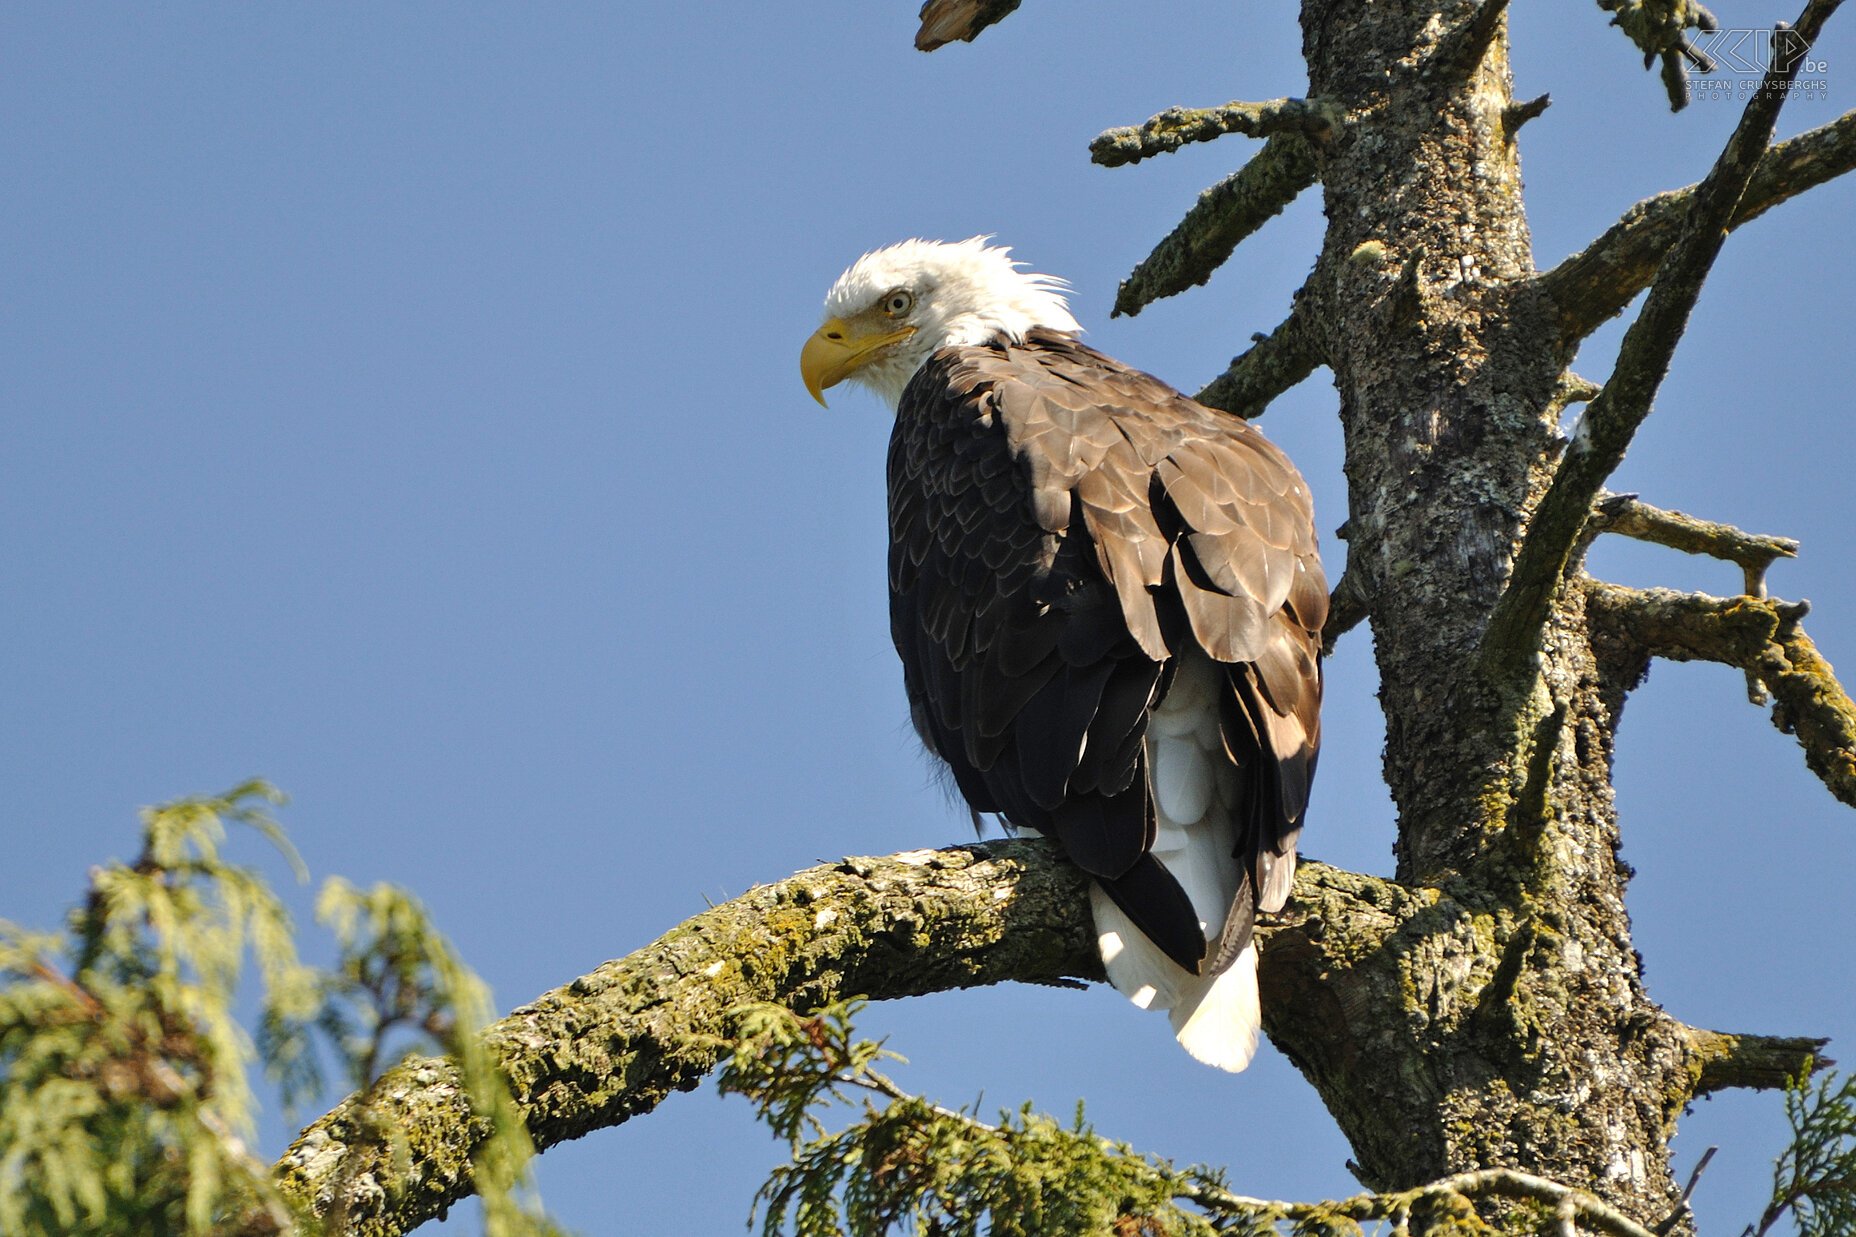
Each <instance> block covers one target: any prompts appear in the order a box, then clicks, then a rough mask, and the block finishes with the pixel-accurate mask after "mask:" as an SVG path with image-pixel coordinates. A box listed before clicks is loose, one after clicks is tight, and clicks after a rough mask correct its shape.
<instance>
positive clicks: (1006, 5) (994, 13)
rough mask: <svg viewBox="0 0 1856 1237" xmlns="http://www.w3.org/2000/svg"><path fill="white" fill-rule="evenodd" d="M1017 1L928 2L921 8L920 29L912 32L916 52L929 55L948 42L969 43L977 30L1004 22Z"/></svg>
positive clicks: (976, 36)
mask: <svg viewBox="0 0 1856 1237" xmlns="http://www.w3.org/2000/svg"><path fill="white" fill-rule="evenodd" d="M1019 2H1020V0H927V3H925V4H923V5H922V11H921V19H922V24H921V29H919V30H917V31H916V32H915V50H916V51H918V52H931V51H933V50H935V49H936V48H937V47H945V46H947V45H948V44H949V43H954V42H960V43H971V42H972V41H973V40H974V39H977V38H978V37H979V34H980V31H982V30H984V29H985V28H986V27H988V26H990V25H992V24H993V23H994V22H998V21H1003V20H1005V18H1006V17H1008V16H1010V15H1011V13H1012V10H1014V9H1016V8H1017V7H1018V5H1019Z"/></svg>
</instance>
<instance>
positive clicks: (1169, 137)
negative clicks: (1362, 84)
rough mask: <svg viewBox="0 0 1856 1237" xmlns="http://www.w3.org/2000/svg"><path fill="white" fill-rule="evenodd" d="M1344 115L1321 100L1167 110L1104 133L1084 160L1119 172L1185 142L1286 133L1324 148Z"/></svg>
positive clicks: (1270, 101)
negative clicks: (1243, 135) (1322, 144)
mask: <svg viewBox="0 0 1856 1237" xmlns="http://www.w3.org/2000/svg"><path fill="white" fill-rule="evenodd" d="M1344 115H1345V113H1344V112H1343V111H1342V109H1341V108H1340V107H1338V106H1337V105H1335V104H1333V103H1331V102H1329V101H1327V100H1325V99H1270V100H1267V101H1266V102H1263V103H1244V102H1231V103H1226V104H1224V105H1222V106H1220V107H1169V108H1167V109H1166V111H1164V112H1161V113H1160V114H1159V115H1158V116H1155V117H1153V118H1152V119H1151V120H1149V121H1148V122H1147V123H1146V124H1143V125H1122V126H1120V127H1118V128H1114V129H1108V130H1105V131H1104V132H1102V133H1101V134H1099V135H1098V136H1097V137H1096V139H1095V140H1094V141H1092V142H1090V143H1089V157H1090V159H1092V160H1094V161H1095V162H1096V163H1099V164H1101V165H1102V166H1103V167H1108V168H1114V167H1123V166H1125V165H1127V164H1130V163H1139V162H1140V161H1141V160H1142V159H1149V158H1152V157H1153V156H1154V155H1164V154H1171V153H1172V152H1173V151H1176V150H1178V149H1179V148H1180V147H1181V146H1184V145H1185V144H1186V143H1188V142H1209V141H1211V140H1212V139H1213V138H1219V137H1223V136H1225V135H1226V134H1228V133H1242V134H1246V135H1248V136H1250V137H1271V136H1273V135H1275V134H1278V133H1292V134H1300V135H1302V136H1303V137H1306V138H1310V139H1312V140H1314V141H1316V142H1325V141H1327V140H1328V138H1329V137H1331V136H1332V135H1333V132H1334V127H1335V126H1336V125H1338V124H1340V122H1341V120H1342V118H1343V117H1344Z"/></svg>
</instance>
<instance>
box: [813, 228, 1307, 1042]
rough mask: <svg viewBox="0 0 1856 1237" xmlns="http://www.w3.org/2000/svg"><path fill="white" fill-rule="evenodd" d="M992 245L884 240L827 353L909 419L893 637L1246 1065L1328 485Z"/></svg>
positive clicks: (975, 797)
mask: <svg viewBox="0 0 1856 1237" xmlns="http://www.w3.org/2000/svg"><path fill="white" fill-rule="evenodd" d="M986 240H987V238H985V237H977V238H975V239H973V240H968V241H963V242H960V243H957V244H947V243H940V242H934V241H921V240H912V241H904V242H902V243H901V244H898V245H894V246H891V247H890V248H887V249H881V250H878V251H876V252H874V253H870V254H866V255H865V256H864V257H862V258H861V259H859V260H858V261H857V262H856V263H855V264H854V265H853V266H852V267H851V268H850V269H849V270H847V271H845V272H844V274H843V275H842V276H841V277H840V278H839V279H838V281H837V282H836V283H835V284H833V285H832V288H831V290H830V292H829V294H828V295H827V296H826V298H825V322H824V324H823V325H822V326H820V327H819V328H818V331H817V333H815V334H814V335H813V336H812V338H811V339H809V340H807V341H806V344H805V347H804V349H803V350H802V352H801V354H800V370H801V374H802V376H803V378H804V379H805V384H806V389H807V390H808V391H810V392H811V393H812V396H813V397H814V398H815V399H817V400H818V401H819V402H820V403H821V404H822V403H824V402H825V398H824V392H825V390H826V389H827V388H829V387H832V386H834V385H836V384H837V383H839V382H842V381H844V380H846V379H850V380H852V381H855V382H858V383H861V384H862V385H864V386H866V387H868V388H870V389H871V390H874V391H875V392H876V393H877V394H878V395H880V396H881V397H882V398H883V400H884V401H885V402H886V403H888V404H889V405H890V407H891V408H892V409H893V410H894V411H895V414H896V422H895V430H894V433H893V435H892V436H891V438H890V445H889V533H890V550H889V591H890V629H891V635H892V636H893V638H894V640H895V644H896V651H897V653H899V654H900V655H901V657H902V670H903V681H904V684H905V686H906V688H907V692H908V699H909V706H910V710H911V713H912V716H913V719H914V722H915V727H916V730H917V731H918V732H919V734H920V735H921V738H922V741H923V742H924V743H925V744H926V745H927V747H928V749H929V750H930V751H931V752H933V753H934V754H935V755H936V756H938V757H939V758H940V759H941V760H943V761H945V762H946V763H947V765H948V767H949V769H951V771H952V774H953V779H954V781H955V783H956V784H957V785H958V786H959V788H960V791H961V793H962V795H964V796H965V798H966V800H967V802H968V803H969V804H970V805H971V806H972V808H973V809H974V811H975V812H976V813H977V812H986V813H996V814H998V815H999V816H1000V817H1001V818H1002V819H1003V820H1004V821H1005V822H1006V823H1007V825H1009V826H1010V827H1011V828H1013V829H1014V830H1017V831H1021V832H1036V833H1039V834H1042V835H1044V836H1046V837H1050V838H1053V839H1055V840H1056V842H1057V844H1058V845H1059V846H1061V847H1062V848H1063V852H1064V853H1065V854H1066V855H1067V856H1068V857H1069V859H1070V860H1071V861H1072V862H1073V863H1075V864H1076V865H1077V866H1078V867H1080V868H1082V869H1083V870H1084V871H1085V872H1087V873H1088V874H1089V875H1090V876H1091V877H1092V878H1093V882H1092V890H1091V894H1092V897H1091V902H1092V909H1093V911H1094V915H1095V926H1096V933H1097V938H1098V942H1099V945H1100V948H1101V951H1102V962H1103V965H1104V967H1105V969H1106V970H1107V972H1108V977H1109V980H1110V982H1111V983H1113V984H1114V985H1115V987H1116V988H1117V989H1118V990H1119V991H1121V992H1122V993H1124V994H1125V995H1127V997H1128V998H1129V999H1130V1000H1132V1001H1133V1002H1134V1003H1135V1004H1136V1005H1139V1006H1141V1007H1143V1008H1146V1009H1156V1010H1165V1011H1167V1013H1168V1015H1169V1017H1170V1018H1171V1021H1172V1025H1173V1029H1174V1031H1175V1032H1176V1034H1177V1037H1178V1039H1179V1042H1180V1043H1181V1044H1182V1045H1183V1046H1184V1047H1185V1049H1186V1050H1187V1051H1188V1052H1190V1053H1191V1054H1192V1055H1193V1056H1194V1057H1196V1058H1198V1059H1199V1060H1201V1061H1204V1062H1206V1063H1207V1064H1210V1065H1215V1066H1218V1067H1220V1068H1222V1069H1227V1070H1241V1069H1243V1068H1244V1067H1245V1066H1246V1065H1247V1064H1249V1062H1250V1058H1251V1056H1252V1054H1253V1053H1254V1052H1255V1051H1256V1043H1257V1029H1258V1026H1259V1022H1260V1017H1261V1014H1260V1009H1259V1005H1258V998H1257V969H1256V967H1257V964H1256V950H1255V947H1254V945H1253V943H1252V939H1251V933H1252V925H1253V924H1254V922H1255V918H1256V915H1257V912H1259V911H1276V910H1280V909H1281V908H1282V906H1283V903H1284V901H1285V900H1286V899H1287V898H1288V895H1289V888H1290V882H1291V880H1292V878H1293V876H1294V873H1295V843H1296V838H1297V836H1298V835H1299V834H1300V832H1301V829H1302V821H1303V816H1304V814H1305V812H1306V809H1307V806H1308V790H1309V782H1310V780H1311V779H1312V778H1313V776H1314V772H1315V755H1316V750H1317V748H1318V746H1319V744H1320V734H1321V728H1320V718H1319V710H1320V704H1321V638H1320V632H1321V625H1322V623H1323V621H1324V620H1325V618H1326V615H1327V606H1328V594H1327V585H1326V583H1325V581H1324V580H1323V577H1322V573H1321V563H1320V560H1319V558H1318V557H1317V554H1316V540H1315V531H1314V514H1313V508H1312V506H1311V504H1310V501H1309V494H1308V487H1307V486H1306V484H1304V482H1303V481H1302V478H1301V476H1300V474H1298V473H1297V472H1296V470H1295V468H1294V466H1293V465H1291V464H1290V463H1289V461H1288V459H1287V457H1285V456H1284V455H1283V453H1282V452H1281V451H1279V450H1278V449H1277V448H1276V447H1275V446H1273V445H1271V444H1270V443H1269V442H1268V441H1266V440H1265V439H1264V437H1263V435H1262V434H1260V433H1258V432H1257V431H1256V430H1255V429H1254V428H1252V427H1251V426H1250V425H1248V424H1246V423H1245V422H1244V421H1241V420H1239V419H1237V418H1235V417H1231V416H1228V415H1226V414H1223V413H1219V412H1214V411H1212V410H1211V409H1208V408H1206V407H1204V406H1203V405H1200V404H1197V403H1194V402H1193V401H1192V400H1190V399H1187V398H1186V397H1185V396H1183V395H1181V394H1180V393H1179V392H1177V391H1175V390H1173V389H1172V388H1171V387H1169V386H1167V385H1166V384H1165V383H1163V382H1161V381H1160V380H1159V379H1157V378H1154V377H1152V376H1150V375H1148V374H1144V373H1141V372H1140V371H1138V370H1134V369H1130V368H1129V367H1128V366H1126V365H1123V364H1121V363H1120V362H1118V361H1115V360H1113V359H1111V358H1110V357H1107V356H1104V355H1103V354H1102V353H1100V352H1097V351H1096V350H1095V349H1093V348H1090V347H1088V346H1086V345H1084V344H1083V343H1081V342H1080V341H1079V340H1078V338H1077V337H1078V335H1079V334H1080V330H1081V328H1080V327H1078V325H1077V323H1076V319H1075V318H1073V317H1072V316H1071V315H1070V311H1069V308H1068V306H1067V304H1066V301H1065V297H1064V293H1065V291H1066V290H1067V285H1066V284H1065V283H1063V281H1061V280H1058V279H1054V278H1052V277H1050V276H1047V275H1035V274H1030V273H1027V272H1024V271H1022V270H1020V269H1019V264H1018V263H1016V262H1014V261H1012V259H1011V258H1010V257H1009V256H1008V251H1007V250H1006V249H1003V248H997V247H992V246H989V245H988V244H987V243H986Z"/></svg>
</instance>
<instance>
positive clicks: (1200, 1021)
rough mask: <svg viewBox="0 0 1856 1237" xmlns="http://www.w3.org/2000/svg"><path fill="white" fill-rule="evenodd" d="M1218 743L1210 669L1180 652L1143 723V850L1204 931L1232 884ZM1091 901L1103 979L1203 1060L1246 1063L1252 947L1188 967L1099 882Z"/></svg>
mask: <svg viewBox="0 0 1856 1237" xmlns="http://www.w3.org/2000/svg"><path fill="white" fill-rule="evenodd" d="M1221 748H1222V740H1221V739H1220V738H1219V735H1218V706H1217V670H1216V668H1215V667H1214V666H1213V665H1212V663H1211V661H1210V659H1209V658H1206V657H1205V656H1203V655H1202V654H1199V655H1194V654H1187V655H1186V656H1184V657H1182V658H1181V660H1180V664H1179V666H1178V668H1177V671H1176V673H1175V675H1174V678H1173V685H1172V688H1171V689H1170V690H1169V691H1168V692H1167V695H1166V699H1164V700H1162V701H1161V702H1160V704H1159V705H1158V707H1156V708H1155V709H1154V711H1153V715H1152V718H1151V720H1150V725H1149V728H1148V733H1147V758H1148V765H1149V768H1150V769H1151V770H1152V774H1151V776H1152V783H1153V792H1154V814H1155V816H1156V817H1157V820H1156V822H1155V824H1156V826H1157V829H1156V835H1155V838H1154V845H1153V850H1152V853H1153V856H1154V858H1155V859H1158V860H1159V861H1160V862H1161V864H1163V865H1164V866H1165V867H1166V870H1167V871H1168V872H1170V873H1171V874H1172V876H1173V879H1174V880H1176V881H1178V882H1179V885H1180V888H1181V889H1183V890H1184V891H1185V893H1186V897H1187V898H1188V899H1189V900H1190V901H1191V902H1192V907H1193V909H1194V910H1195V911H1197V912H1198V917H1199V925H1200V927H1201V929H1202V930H1203V931H1204V932H1205V935H1206V939H1207V940H1213V941H1215V940H1217V938H1218V936H1219V934H1220V933H1221V932H1222V931H1223V930H1224V921H1225V916H1226V914H1227V913H1228V911H1229V910H1230V907H1231V901H1232V899H1233V898H1234V897H1236V896H1237V890H1238V884H1239V871H1238V863H1237V857H1236V855H1235V854H1234V853H1233V851H1234V849H1235V845H1236V840H1237V839H1236V832H1235V828H1234V826H1233V823H1232V808H1233V806H1234V805H1235V802H1236V798H1237V772H1236V770H1235V769H1233V768H1232V767H1231V766H1230V765H1229V764H1228V763H1226V762H1225V761H1224V760H1223V759H1222V753H1221ZM1213 752H1219V753H1220V756H1219V758H1215V759H1214V758H1213V757H1212V753H1213ZM1092 906H1093V908H1094V911H1095V920H1096V936H1097V943H1098V945H1099V947H1100V948H1101V950H1102V964H1103V967H1104V968H1105V969H1106V970H1107V971H1108V978H1109V982H1110V983H1112V984H1114V985H1115V987H1116V989H1117V990H1118V991H1120V992H1121V993H1123V994H1124V995H1126V996H1127V997H1128V999H1129V1000H1131V1001H1133V1002H1134V1003H1135V1004H1136V1005H1139V1006H1140V1007H1141V1008H1142V1009H1155V1010H1160V1009H1163V1010H1166V1011H1167V1016H1168V1017H1169V1018H1170V1019H1171V1021H1172V1023H1173V1030H1174V1032H1175V1034H1176V1035H1177V1036H1178V1038H1179V1042H1180V1044H1181V1045H1182V1046H1183V1047H1184V1048H1185V1049H1186V1051H1187V1052H1190V1053H1191V1054H1192V1055H1193V1056H1194V1057H1197V1058H1198V1059H1199V1060H1201V1061H1203V1062H1205V1063H1206V1064H1207V1065H1215V1066H1217V1067H1218V1068H1219V1069H1226V1070H1232V1071H1236V1070H1241V1069H1243V1068H1244V1067H1245V1066H1246V1065H1248V1064H1250V1058H1251V1057H1252V1056H1253V1055H1255V1053H1256V1050H1257V1028H1258V1026H1259V1023H1260V1021H1261V1013H1260V1009H1259V1006H1258V1003H1257V956H1256V951H1255V949H1254V948H1246V949H1245V950H1244V951H1243V953H1242V954H1240V955H1239V956H1238V958H1237V959H1236V961H1234V962H1233V963H1232V965H1231V966H1230V967H1229V968H1228V969H1226V970H1225V971H1223V972H1222V973H1220V974H1218V975H1216V976H1211V977H1201V976H1198V975H1191V974H1188V973H1187V972H1186V971H1184V970H1182V969H1181V968H1180V967H1179V965H1178V964H1177V963H1175V962H1174V961H1173V960H1172V959H1171V958H1169V957H1167V956H1166V954H1164V953H1162V952H1161V951H1160V949H1159V948H1157V947H1156V946H1155V945H1154V944H1153V942H1151V941H1149V940H1148V939H1147V938H1146V937H1145V936H1143V935H1142V934H1141V932H1140V930H1139V929H1138V928H1136V927H1135V926H1134V924H1133V922H1132V921H1131V920H1129V919H1128V917H1127V916H1126V915H1125V914H1123V913H1122V910H1121V908H1120V907H1118V906H1116V905H1115V903H1114V902H1113V901H1112V900H1111V899H1110V898H1109V896H1108V895H1107V894H1105V893H1103V892H1102V891H1101V890H1100V889H1095V890H1092Z"/></svg>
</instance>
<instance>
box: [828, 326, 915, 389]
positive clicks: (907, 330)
mask: <svg viewBox="0 0 1856 1237" xmlns="http://www.w3.org/2000/svg"><path fill="white" fill-rule="evenodd" d="M913 334H915V328H914V327H912V326H905V327H901V328H899V329H897V330H894V331H881V330H870V329H869V328H867V327H865V328H859V327H856V326H852V325H851V324H850V323H847V322H846V321H845V320H844V319H842V318H832V319H830V320H828V321H827V322H826V323H825V325H824V326H821V327H819V329H818V330H816V331H814V332H813V333H812V338H811V339H808V340H806V346H805V347H803V348H801V349H800V350H799V376H800V377H801V378H803V379H805V382H806V390H808V391H810V392H811V393H812V398H813V399H815V400H817V401H818V402H819V403H820V405H823V404H824V403H825V392H826V391H827V390H828V389H830V388H832V387H835V386H837V385H838V384H839V383H840V382H843V381H844V380H845V379H846V378H849V377H850V376H851V375H852V374H854V373H856V372H857V370H858V369H859V368H860V367H861V366H863V365H864V364H866V363H867V362H868V361H869V360H870V359H871V358H872V357H874V356H875V355H876V354H877V353H878V352H879V351H881V350H882V349H884V348H886V347H888V346H889V345H890V344H894V343H899V342H901V341H902V340H905V339H907V338H908V337H909V336H911V335H913Z"/></svg>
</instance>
